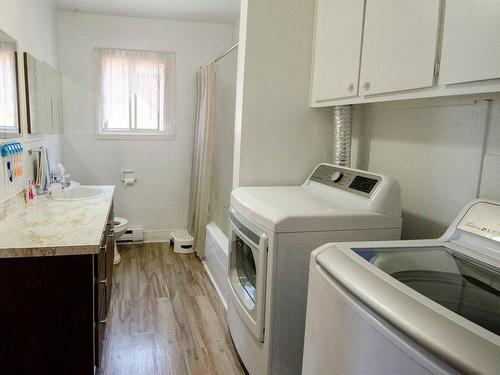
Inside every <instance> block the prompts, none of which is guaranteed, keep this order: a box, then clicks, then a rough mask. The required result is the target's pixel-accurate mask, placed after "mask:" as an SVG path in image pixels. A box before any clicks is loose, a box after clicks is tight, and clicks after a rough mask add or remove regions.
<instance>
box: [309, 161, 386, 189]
mask: <svg viewBox="0 0 500 375" xmlns="http://www.w3.org/2000/svg"><path fill="white" fill-rule="evenodd" d="M309 180H310V181H314V182H318V183H320V184H323V185H327V186H330V187H334V188H336V189H341V190H345V191H348V192H350V193H355V194H359V195H362V196H364V197H370V196H371V195H372V194H373V192H374V191H375V190H376V188H377V186H378V185H379V184H380V181H381V180H382V178H381V177H380V176H377V175H373V174H370V173H365V172H360V171H355V170H352V169H349V168H344V167H338V166H334V165H327V164H320V165H319V166H318V167H317V168H316V169H315V170H314V172H313V173H312V174H311V176H310V177H309Z"/></svg>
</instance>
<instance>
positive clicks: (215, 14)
mask: <svg viewBox="0 0 500 375" xmlns="http://www.w3.org/2000/svg"><path fill="white" fill-rule="evenodd" d="M56 2H57V5H58V8H59V9H60V10H67V11H78V12H83V13H93V14H107V15H113V16H129V17H147V18H162V19H171V20H183V21H200V22H217V23H235V22H237V20H238V18H239V13H240V0H56Z"/></svg>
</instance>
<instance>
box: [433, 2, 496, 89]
mask: <svg viewBox="0 0 500 375" xmlns="http://www.w3.org/2000/svg"><path fill="white" fill-rule="evenodd" d="M439 75H440V77H439V83H440V84H452V83H460V82H471V81H479V80H484V79H492V78H500V2H499V1H498V0H467V1H463V0H448V1H446V8H445V13H444V25H443V44H442V52H441V69H440V73H439Z"/></svg>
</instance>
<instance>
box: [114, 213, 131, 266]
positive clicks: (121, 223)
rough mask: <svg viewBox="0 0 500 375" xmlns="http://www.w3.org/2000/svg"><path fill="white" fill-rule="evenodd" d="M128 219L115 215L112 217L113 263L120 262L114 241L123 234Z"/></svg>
mask: <svg viewBox="0 0 500 375" xmlns="http://www.w3.org/2000/svg"><path fill="white" fill-rule="evenodd" d="M127 224H128V220H127V219H124V218H123V217H118V216H115V218H114V233H115V255H114V259H113V263H114V264H118V263H120V259H121V257H120V253H119V252H118V245H117V244H116V241H117V240H118V239H119V238H120V237H121V236H123V235H124V234H125V232H126V231H127Z"/></svg>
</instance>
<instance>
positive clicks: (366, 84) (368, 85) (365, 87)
mask: <svg viewBox="0 0 500 375" xmlns="http://www.w3.org/2000/svg"><path fill="white" fill-rule="evenodd" d="M363 88H364V89H365V91H368V90H370V82H365V83H364V84H363Z"/></svg>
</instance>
